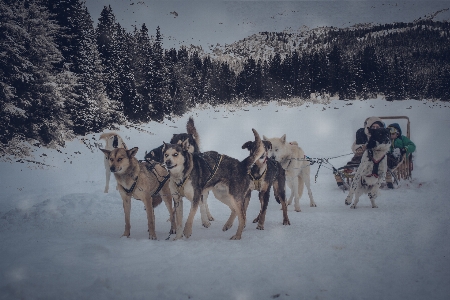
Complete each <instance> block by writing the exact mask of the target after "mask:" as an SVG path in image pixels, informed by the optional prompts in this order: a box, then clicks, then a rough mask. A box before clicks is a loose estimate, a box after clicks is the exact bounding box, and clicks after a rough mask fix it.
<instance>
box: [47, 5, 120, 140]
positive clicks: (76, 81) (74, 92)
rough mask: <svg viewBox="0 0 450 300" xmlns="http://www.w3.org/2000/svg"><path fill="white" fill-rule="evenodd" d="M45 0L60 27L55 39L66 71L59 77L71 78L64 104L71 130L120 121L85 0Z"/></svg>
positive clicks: (83, 130) (93, 128)
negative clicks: (70, 122)
mask: <svg viewBox="0 0 450 300" xmlns="http://www.w3.org/2000/svg"><path fill="white" fill-rule="evenodd" d="M48 3H49V4H48V5H49V7H50V10H51V11H52V13H53V15H54V18H55V20H56V21H57V22H58V24H60V25H61V27H62V28H63V31H62V34H61V35H60V36H59V37H58V41H59V43H60V44H59V47H60V49H61V52H62V53H63V56H64V60H63V61H64V66H63V70H64V71H65V72H69V73H68V74H66V75H65V76H62V77H60V80H62V79H63V78H66V79H70V80H69V83H67V84H70V85H71V86H66V87H65V88H64V90H65V95H66V97H65V105H64V107H65V110H66V112H67V113H68V114H69V115H70V119H71V121H72V126H73V131H74V132H75V133H76V134H80V135H84V134H86V133H88V132H94V131H100V130H102V129H103V128H105V127H108V126H109V125H110V124H112V123H121V122H123V116H122V113H121V111H120V109H119V107H118V103H117V101H110V99H109V98H108V97H107V95H106V90H105V86H104V84H103V82H104V77H103V75H102V65H101V60H100V57H99V52H98V49H97V43H96V36H95V31H94V26H93V22H92V19H91V17H90V15H89V12H88V11H87V8H86V7H85V5H84V3H83V2H82V1H80V0H61V1H57V2H54V1H48ZM74 76H75V78H74ZM69 90H70V92H69Z"/></svg>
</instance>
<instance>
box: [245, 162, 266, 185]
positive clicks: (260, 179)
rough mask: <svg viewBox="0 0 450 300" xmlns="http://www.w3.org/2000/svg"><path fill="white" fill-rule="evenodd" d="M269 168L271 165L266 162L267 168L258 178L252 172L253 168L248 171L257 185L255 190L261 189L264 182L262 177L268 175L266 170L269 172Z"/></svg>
mask: <svg viewBox="0 0 450 300" xmlns="http://www.w3.org/2000/svg"><path fill="white" fill-rule="evenodd" d="M268 168H269V166H267V164H266V169H265V170H264V172H263V173H262V175H261V176H260V177H259V178H258V179H256V178H255V177H254V176H253V175H252V172H251V170H249V171H248V172H247V174H248V175H249V176H250V178H251V179H252V181H253V184H254V185H255V190H257V191H259V190H260V189H261V182H262V179H263V178H264V175H266V172H267V169H268Z"/></svg>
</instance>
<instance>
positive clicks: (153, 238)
mask: <svg viewBox="0 0 450 300" xmlns="http://www.w3.org/2000/svg"><path fill="white" fill-rule="evenodd" d="M148 239H149V240H157V239H158V238H157V237H156V234H155V235H153V234H149V236H148Z"/></svg>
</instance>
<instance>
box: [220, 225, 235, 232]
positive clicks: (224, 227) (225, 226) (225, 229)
mask: <svg viewBox="0 0 450 300" xmlns="http://www.w3.org/2000/svg"><path fill="white" fill-rule="evenodd" d="M231 226H233V224H228V223H225V225H223V228H222V231H227V230H228V229H230V228H231Z"/></svg>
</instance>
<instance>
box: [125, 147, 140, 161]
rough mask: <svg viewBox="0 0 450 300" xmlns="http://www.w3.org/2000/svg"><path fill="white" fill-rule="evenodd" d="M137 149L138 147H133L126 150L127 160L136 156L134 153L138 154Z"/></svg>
mask: <svg viewBox="0 0 450 300" xmlns="http://www.w3.org/2000/svg"><path fill="white" fill-rule="evenodd" d="M138 150H139V148H138V147H134V148H131V149H130V150H127V155H128V157H129V158H132V157H133V156H135V155H136V153H137V152H138Z"/></svg>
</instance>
